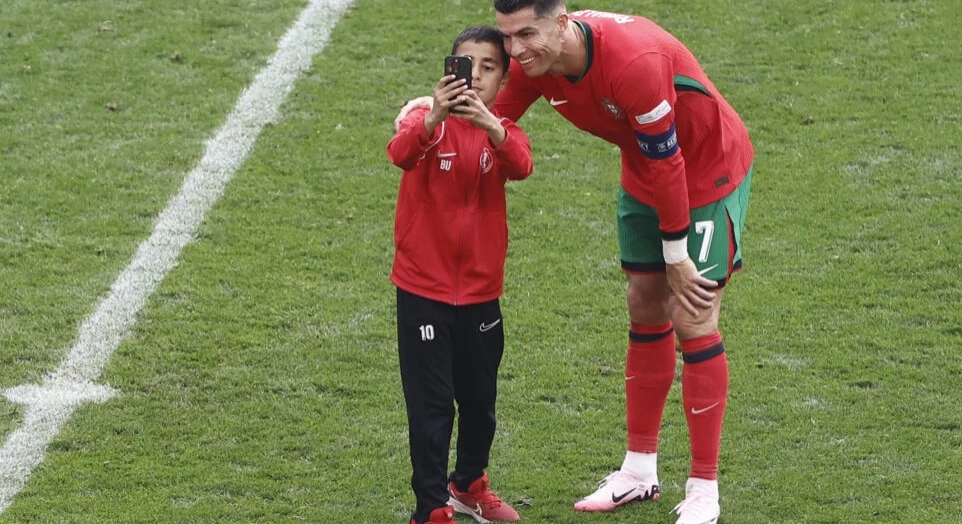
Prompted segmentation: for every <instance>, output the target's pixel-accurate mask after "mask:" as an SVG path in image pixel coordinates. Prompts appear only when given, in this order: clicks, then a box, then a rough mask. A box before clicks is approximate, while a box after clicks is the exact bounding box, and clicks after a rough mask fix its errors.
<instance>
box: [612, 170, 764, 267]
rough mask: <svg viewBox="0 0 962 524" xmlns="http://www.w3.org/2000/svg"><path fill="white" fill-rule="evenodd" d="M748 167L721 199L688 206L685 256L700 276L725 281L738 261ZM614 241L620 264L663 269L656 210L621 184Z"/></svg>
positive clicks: (749, 189)
mask: <svg viewBox="0 0 962 524" xmlns="http://www.w3.org/2000/svg"><path fill="white" fill-rule="evenodd" d="M751 183H752V169H749V170H748V174H747V175H745V180H743V181H742V183H741V184H739V185H738V187H737V188H735V191H733V192H732V193H731V194H729V195H728V196H726V197H725V198H723V199H721V200H719V201H717V202H712V203H711V204H708V205H707V206H704V207H698V208H695V209H692V210H691V226H689V228H688V256H690V257H691V259H692V260H693V261H694V262H695V267H697V268H698V271H699V272H700V273H701V274H702V275H703V276H704V277H705V278H708V279H711V280H715V281H716V282H718V285H720V286H724V285H725V283H726V282H727V280H728V278H729V277H730V276H731V274H732V273H733V272H734V271H738V270H739V269H741V266H742V249H741V247H742V243H741V239H742V230H743V229H744V228H745V214H746V212H747V211H748V196H749V193H750V192H751ZM618 245H619V246H620V248H621V267H622V268H624V269H625V271H630V272H637V273H649V272H663V271H664V270H665V259H664V256H663V255H662V248H661V230H659V229H658V214H657V213H656V212H655V209H654V208H653V207H651V206H648V205H645V204H642V203H641V202H639V201H638V200H637V199H635V198H634V197H633V196H631V195H629V194H628V193H626V192H625V190H624V189H621V190H620V191H619V192H618Z"/></svg>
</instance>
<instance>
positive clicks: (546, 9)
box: [494, 0, 564, 18]
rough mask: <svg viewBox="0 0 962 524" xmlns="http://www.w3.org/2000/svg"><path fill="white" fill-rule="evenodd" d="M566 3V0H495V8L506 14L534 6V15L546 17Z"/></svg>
mask: <svg viewBox="0 0 962 524" xmlns="http://www.w3.org/2000/svg"><path fill="white" fill-rule="evenodd" d="M562 5H564V0H494V10H495V11H497V12H499V13H501V14H505V15H510V14H511V13H513V12H515V11H520V10H522V9H524V8H526V7H533V8H534V15H535V16H537V17H538V18H544V17H545V16H546V15H549V14H551V13H554V12H555V11H556V10H557V9H558V8H559V7H561V6H562Z"/></svg>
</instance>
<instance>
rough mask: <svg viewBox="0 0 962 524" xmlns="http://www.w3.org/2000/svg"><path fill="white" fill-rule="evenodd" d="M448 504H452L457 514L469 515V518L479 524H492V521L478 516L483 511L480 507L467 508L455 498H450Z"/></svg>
mask: <svg viewBox="0 0 962 524" xmlns="http://www.w3.org/2000/svg"><path fill="white" fill-rule="evenodd" d="M448 504H450V505H451V506H452V507H453V508H454V511H455V512H457V513H461V514H462V515H468V516H469V517H471V518H473V519H474V520H475V521H477V523H478V524H491V521H490V520H488V519H486V518H484V517H482V516H481V515H479V514H478V512H480V511H481V507H480V505H479V506H478V507H477V508H476V509H471V508H469V507H467V506H465V505H464V504H462V503H461V502H460V501H459V500H458V499H456V498H454V497H450V498H449V499H448Z"/></svg>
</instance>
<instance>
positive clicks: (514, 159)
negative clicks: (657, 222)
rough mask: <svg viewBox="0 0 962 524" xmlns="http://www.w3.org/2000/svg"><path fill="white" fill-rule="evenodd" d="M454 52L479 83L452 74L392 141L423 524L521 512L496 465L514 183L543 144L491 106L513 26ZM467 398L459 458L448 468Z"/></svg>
mask: <svg viewBox="0 0 962 524" xmlns="http://www.w3.org/2000/svg"><path fill="white" fill-rule="evenodd" d="M452 54H457V55H467V56H470V57H471V58H472V87H471V89H470V90H469V89H467V87H466V85H465V81H464V80H458V81H454V82H452V80H453V79H454V76H453V75H448V76H444V77H443V78H441V80H440V81H439V82H438V83H437V85H436V86H435V89H434V97H433V98H434V101H433V102H434V103H433V105H432V107H431V108H430V109H426V108H424V109H418V110H414V111H411V112H410V113H409V114H408V115H407V116H406V117H405V118H404V119H402V120H401V121H400V122H399V125H398V131H397V134H395V135H394V137H393V138H392V139H391V141H390V143H388V146H387V154H388V158H389V159H390V160H391V163H393V164H394V165H396V166H398V167H400V168H402V169H404V174H403V175H402V177H401V186H400V190H399V194H398V205H397V214H396V217H395V229H394V243H395V248H396V251H395V257H394V267H393V269H392V271H391V281H392V282H394V284H395V285H397V323H398V355H399V362H400V368H401V383H402V386H403V389H404V399H405V402H406V404H407V415H408V437H409V440H410V452H411V465H412V467H413V474H412V476H411V488H412V489H413V490H414V494H415V497H416V499H417V506H416V508H415V510H414V513H413V514H412V515H411V524H454V520H453V513H454V511H457V512H459V513H465V514H468V515H470V516H471V517H472V518H474V519H475V520H476V521H478V522H481V523H485V522H491V521H501V522H514V521H517V520H519V516H518V513H517V512H516V511H515V510H514V509H513V508H512V507H511V506H509V505H508V504H506V503H504V502H503V501H501V499H500V498H498V496H497V495H496V494H495V493H494V492H493V491H491V490H490V489H489V488H488V475H487V473H485V471H484V470H485V468H486V467H487V466H488V457H489V453H490V450H491V443H492V441H493V439H494V432H495V423H496V420H495V401H496V398H497V375H498V367H499V366H500V363H501V357H502V355H503V352H504V325H503V324H502V321H501V306H500V303H499V297H500V296H501V293H502V288H503V282H504V261H505V254H506V252H507V247H508V228H507V220H506V215H507V210H506V205H505V193H504V186H505V183H506V181H507V180H509V179H510V180H521V179H524V178H526V177H527V176H528V175H530V174H531V171H532V160H531V145H530V143H529V141H528V137H527V136H526V135H525V133H524V132H523V131H522V130H521V129H520V128H519V127H518V126H517V125H515V124H514V123H513V122H511V121H509V120H507V119H502V118H499V117H497V116H495V115H494V114H493V113H492V112H491V107H492V106H493V105H494V100H495V98H496V96H497V94H498V91H499V90H501V89H502V88H503V87H504V86H505V84H506V83H507V77H508V75H507V72H508V60H509V58H508V55H507V53H506V52H505V49H504V44H503V40H502V35H501V33H500V32H499V31H498V30H497V29H494V28H493V27H488V26H475V27H470V28H468V29H466V30H465V31H464V32H462V33H461V34H460V35H459V36H458V37H457V39H456V40H455V41H454V45H453V47H452ZM449 117H450V118H449ZM455 401H456V402H457V404H458V428H459V430H458V442H457V463H456V465H455V468H454V471H453V472H452V473H451V475H450V477H448V476H447V467H448V448H449V446H450V440H451V432H452V429H453V425H454V402H455Z"/></svg>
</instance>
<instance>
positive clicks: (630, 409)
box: [625, 321, 675, 453]
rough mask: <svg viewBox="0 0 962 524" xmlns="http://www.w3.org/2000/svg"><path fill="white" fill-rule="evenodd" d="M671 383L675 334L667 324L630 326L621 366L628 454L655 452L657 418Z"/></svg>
mask: <svg viewBox="0 0 962 524" xmlns="http://www.w3.org/2000/svg"><path fill="white" fill-rule="evenodd" d="M674 380H675V331H674V329H673V327H672V323H671V321H668V322H666V323H664V324H662V325H659V326H651V325H644V324H632V325H631V331H630V332H629V333H628V358H627V362H626V363H625V403H626V407H627V409H626V411H627V415H628V451H637V452H639V453H655V452H657V451H658V430H659V429H661V416H662V414H663V413H664V411H665V400H666V399H667V398H668V390H669V389H671V383H672V382H673V381H674Z"/></svg>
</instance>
